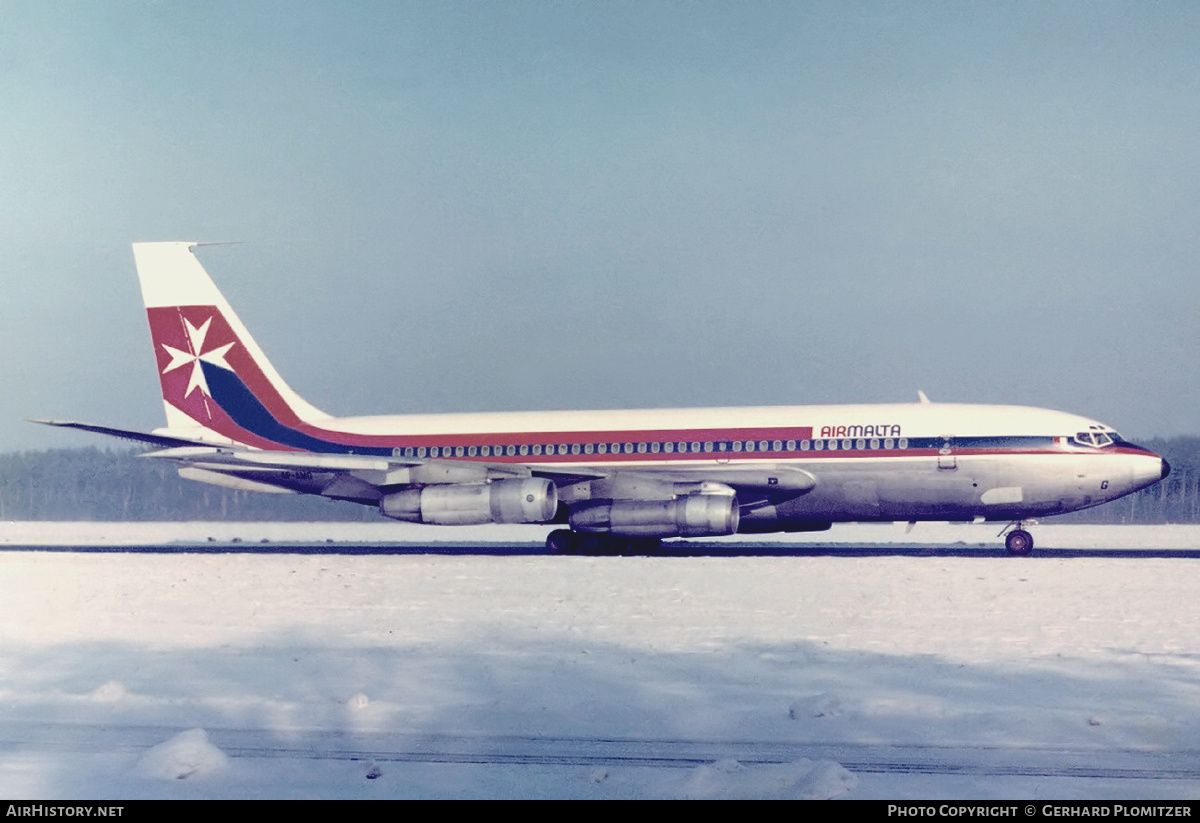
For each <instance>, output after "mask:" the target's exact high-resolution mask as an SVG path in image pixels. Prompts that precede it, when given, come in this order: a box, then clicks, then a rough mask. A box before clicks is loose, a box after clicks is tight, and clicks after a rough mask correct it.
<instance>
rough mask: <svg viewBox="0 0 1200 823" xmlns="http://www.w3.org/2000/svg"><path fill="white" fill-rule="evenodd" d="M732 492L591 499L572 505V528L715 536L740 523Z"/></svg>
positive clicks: (649, 534) (623, 533)
mask: <svg viewBox="0 0 1200 823" xmlns="http://www.w3.org/2000/svg"><path fill="white" fill-rule="evenodd" d="M738 518H739V510H738V502H737V497H736V496H734V495H732V494H688V495H683V496H681V497H676V498H674V499H672V500H592V501H588V502H585V503H578V504H576V505H574V506H572V507H571V516H570V524H571V529H572V530H574V531H577V532H584V533H590V534H615V535H619V536H622V537H677V536H678V537H713V536H717V535H726V534H733V533H734V532H736V531H737V527H738Z"/></svg>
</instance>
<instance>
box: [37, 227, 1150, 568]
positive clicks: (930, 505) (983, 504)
mask: <svg viewBox="0 0 1200 823" xmlns="http://www.w3.org/2000/svg"><path fill="white" fill-rule="evenodd" d="M200 245H204V244H201V243H194V242H154V243H134V244H133V254H134V259H135V263H136V268H137V273H138V278H139V280H140V283H141V290H142V296H143V298H144V302H145V306H146V312H147V316H148V319H149V323H150V334H151V338H152V340H153V344H154V354H155V358H156V361H157V367H158V373H159V379H160V381H161V384H162V397H163V406H164V408H165V410H166V418H167V425H166V427H164V428H159V429H155V430H153V431H151V432H139V431H131V430H127V429H117V428H111V427H106V426H96V425H91V424H86V423H77V422H70V421H56V420H38V421H34V422H39V423H45V424H47V425H54V426H64V427H69V428H75V429H83V430H85V431H91V432H96V433H100V434H106V435H112V436H116V437H122V438H126V439H130V440H134V441H138V442H141V443H144V444H148V445H150V446H153V447H154V449H155V450H153V451H150V452H148V453H147V456H149V457H153V458H158V459H162V460H167V461H170V462H172V463H174V464H176V465H177V467H178V471H179V474H180V475H181V476H182V477H184V478H187V479H190V480H197V481H202V482H206V483H213V484H216V485H219V486H226V487H229V488H233V489H242V490H250V491H259V492H275V493H293V494H296V493H298V494H313V495H320V496H323V497H328V498H331V499H335V500H348V501H353V502H355V503H361V504H364V505H368V506H372V507H377V508H378V509H379V512H380V514H381V515H383V516H384V517H388V518H392V519H395V520H400V521H406V522H411V523H425V524H435V525H465V524H484V523H527V524H531V525H541V526H548V525H549V526H560V527H562V528H555V529H554V530H553V531H551V532H550V533H549V535H548V537H547V538H546V546H547V548H548V549H549V550H551V551H554V552H560V553H588V554H627V553H650V552H653V551H654V550H655V549H656V548H657V547H658V546H659V543H660V541H661V540H662V539H664V538H675V537H685V538H706V537H722V536H727V535H733V534H765V533H770V532H784V533H800V532H815V531H824V530H827V529H829V528H830V527H831V526H832V524H833V523H842V522H895V521H908V522H909V523H915V522H917V521H926V520H938V521H995V522H1003V523H1007V524H1008V525H1007V526H1005V528H1004V529H1003V530H1002V531H1001V532H1000V535H1006V536H1005V546H1006V548H1007V550H1008V551H1009V552H1010V553H1011V554H1013V555H1027V554H1029V553H1030V552H1031V551H1032V549H1033V538H1032V536H1031V535H1030V533H1029V531H1028V530H1027V528H1026V521H1028V520H1031V519H1033V518H1037V517H1042V516H1046V515H1054V514H1062V513H1065V512H1071V511H1076V510H1078V509H1085V508H1089V507H1092V506H1098V505H1100V504H1102V503H1106V502H1108V501H1111V500H1115V499H1117V498H1119V497H1123V496H1125V495H1127V494H1131V493H1133V492H1135V491H1137V490H1139V489H1143V488H1146V487H1147V486H1150V485H1153V484H1154V483H1157V482H1158V481H1160V480H1162V479H1164V478H1166V476H1167V474H1168V473H1169V472H1170V466H1169V465H1168V464H1167V461H1165V460H1164V459H1163V458H1162V457H1160V456H1159V455H1157V454H1155V453H1153V452H1151V451H1149V450H1148V449H1145V448H1142V447H1141V446H1137V445H1135V444H1133V443H1130V442H1128V441H1126V440H1125V439H1124V438H1122V437H1121V436H1120V435H1119V434H1118V433H1117V432H1116V431H1114V430H1113V429H1112V428H1110V427H1109V426H1106V425H1104V424H1102V423H1099V422H1097V421H1095V420H1090V419H1088V418H1086V417H1079V416H1077V415H1073V414H1067V413H1064V412H1058V411H1049V410H1045V409H1036V408H1028V407H1020V406H987V405H966V404H954V403H933V402H930V401H929V400H928V398H927V397H925V395H924V394H923V393H918V402H914V403H897V404H873V405H844V406H837V405H826V406H790V407H747V408H692V409H652V410H643V411H560V412H503V413H500V412H497V413H480V414H420V415H400V416H376V417H333V416H331V415H329V414H326V413H325V412H322V411H320V410H318V409H317V408H315V407H314V406H312V405H311V404H309V403H308V402H306V401H305V400H303V399H302V398H301V397H300V396H299V395H298V394H296V392H295V391H293V390H292V389H291V388H290V387H289V386H288V385H287V383H285V382H284V381H283V379H282V378H281V377H280V376H279V374H278V372H276V371H275V369H274V368H273V367H272V366H271V363H270V362H269V361H268V360H267V358H266V356H265V355H264V354H263V352H262V350H261V349H260V348H259V347H258V345H257V344H256V343H255V342H254V339H253V338H252V337H251V336H250V333H249V332H248V331H247V330H246V328H245V326H243V325H242V322H241V321H240V320H239V319H238V317H237V315H236V314H235V313H234V312H233V309H232V308H231V307H230V306H229V304H228V303H227V302H226V300H225V298H224V297H223V296H222V295H221V293H220V292H219V291H218V289H217V287H216V285H215V284H214V283H213V281H212V279H211V278H210V277H209V275H208V273H207V272H206V271H205V270H204V268H203V267H202V266H201V264H200V261H199V260H198V259H197V258H196V256H195V254H194V249H195V248H196V247H197V246H200ZM998 536H999V535H998Z"/></svg>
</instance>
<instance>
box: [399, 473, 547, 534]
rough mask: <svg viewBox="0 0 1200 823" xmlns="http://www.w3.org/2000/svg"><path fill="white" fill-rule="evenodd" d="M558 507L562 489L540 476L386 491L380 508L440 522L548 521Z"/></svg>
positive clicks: (409, 517) (406, 517)
mask: <svg viewBox="0 0 1200 823" xmlns="http://www.w3.org/2000/svg"><path fill="white" fill-rule="evenodd" d="M557 510H558V489H557V488H556V487H555V485H554V484H553V483H552V482H550V481H549V480H545V479H543V478H540V477H532V478H525V479H521V480H515V479H514V480H493V481H492V482H491V483H453V484H446V485H437V486H425V487H423V488H419V489H405V490H404V491H400V492H393V493H392V494H389V495H386V496H385V497H384V498H383V499H382V500H380V501H379V511H380V513H382V514H383V515H384V516H385V517H390V518H392V519H393V520H406V521H408V522H410V523H429V524H432V525H438V526H475V525H479V524H480V523H544V522H546V521H547V520H551V519H553V518H554V514H555V512H556V511H557Z"/></svg>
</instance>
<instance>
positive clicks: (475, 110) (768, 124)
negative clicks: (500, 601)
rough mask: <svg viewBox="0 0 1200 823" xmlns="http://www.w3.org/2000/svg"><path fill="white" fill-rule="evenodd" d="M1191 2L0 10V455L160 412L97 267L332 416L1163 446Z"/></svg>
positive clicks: (1196, 68)
mask: <svg viewBox="0 0 1200 823" xmlns="http://www.w3.org/2000/svg"><path fill="white" fill-rule="evenodd" d="M1197 44H1200V5H1197V4H1195V3H1192V2H1156V3H1143V2H1137V3H1105V2H1095V3H1082V2H1070V3H1053V2H1039V3H1033V2H1029V3H970V2H947V3H937V2H922V3H853V2H831V3H817V2H814V3H803V2H786V3H766V2H737V3H734V2H726V3H653V2H629V3H601V2H588V3H584V2H576V3H572V2H557V3H551V2H546V3H542V2H535V3H517V2H510V3H505V2H495V3H483V2H464V3H454V2H377V3H301V2H203V3H197V2H192V1H191V0H188V1H187V2H166V1H164V2H149V1H148V2H129V1H128V0H127V1H126V2H61V3H45V2H33V1H30V2H26V0H16V2H13V0H5V2H3V3H0V216H2V217H3V219H2V220H0V251H2V252H3V269H0V271H2V272H3V274H2V275H0V276H2V277H3V286H4V288H3V291H2V292H0V312H2V314H0V323H3V328H4V329H5V332H4V339H5V342H6V344H7V345H6V355H7V356H6V357H5V364H6V365H5V366H4V367H3V370H2V371H0V375H2V377H3V380H4V385H5V390H4V391H3V392H0V420H2V421H3V422H0V450H11V449H19V448H42V447H47V446H53V445H65V444H70V445H75V444H78V443H97V442H101V443H102V442H103V441H102V440H100V441H97V440H95V439H87V438H82V437H79V438H77V437H76V436H73V435H68V434H65V433H63V432H59V431H52V430H42V429H40V428H39V427H35V426H32V425H29V424H27V423H24V422H23V420H24V418H27V417H58V418H70V419H80V420H86V421H89V422H97V423H102V424H110V425H117V426H129V427H142V428H150V427H154V426H158V425H162V423H163V418H162V408H161V402H160V400H159V393H158V387H157V380H156V377H155V374H154V365H153V357H152V354H151V351H150V347H149V335H148V332H147V329H146V323H145V316H144V313H143V311H142V309H141V305H140V299H139V293H138V289H137V283H136V278H135V276H134V271H133V260H132V255H131V253H130V251H129V243H130V242H132V241H136V240H185V239H186V240H190V239H195V240H239V241H244V242H243V244H241V245H236V246H229V247H221V248H213V249H205V250H204V251H203V252H202V259H203V261H204V262H205V264H206V266H207V267H208V268H209V271H210V272H211V273H212V274H213V275H214V279H216V281H217V283H218V285H219V286H221V287H222V289H223V290H224V291H225V293H226V295H227V296H228V297H229V299H230V301H231V302H232V303H233V305H234V307H235V309H237V311H238V313H239V314H240V315H241V317H242V319H243V320H244V321H245V322H246V324H247V325H248V326H249V328H250V329H251V331H252V332H253V333H254V335H255V337H256V338H257V339H258V342H259V343H260V344H261V345H262V346H263V348H264V349H266V351H267V353H268V354H269V355H270V356H271V358H272V360H273V361H274V363H275V365H276V366H277V367H278V368H279V370H280V372H281V373H282V374H283V375H284V377H285V378H286V379H287V380H288V381H289V382H290V383H291V384H292V386H293V387H294V388H296V389H297V390H298V391H299V392H300V393H301V394H303V395H305V396H306V397H307V398H308V399H309V400H310V401H312V402H313V403H314V404H315V405H317V406H319V407H321V408H324V409H325V410H327V411H330V412H332V413H335V414H368V413H387V412H437V411H459V410H470V411H475V410H490V409H497V410H499V409H520V408H532V409H539V408H546V409H555V408H605V407H640V406H676V405H738V404H804V403H839V402H874V401H907V400H911V399H914V398H915V397H916V391H917V389H923V390H924V391H925V392H926V393H927V394H929V395H930V396H931V397H932V398H933V399H935V400H946V401H951V400H953V401H962V402H980V403H1020V404H1028V405H1036V406H1045V407H1050V408H1059V409H1063V410H1066V411H1073V412H1078V413H1081V414H1087V415H1091V416H1094V417H1097V418H1099V419H1102V420H1104V421H1105V422H1108V423H1111V424H1112V425H1114V426H1117V427H1118V428H1119V429H1121V430H1122V431H1123V432H1124V433H1126V434H1127V436H1136V437H1149V436H1153V435H1169V434H1179V433H1193V434H1200V420H1198V419H1197V412H1196V409H1197V408H1198V407H1200V388H1198V387H1197V380H1196V374H1197V365H1196V363H1197V351H1198V349H1200V324H1197V322H1196V319H1195V318H1196V313H1197V308H1198V307H1200V278H1198V277H1197V275H1198V274H1200V265H1198V264H1200V151H1198V150H1197V148H1198V138H1197V135H1200V48H1198V47H1197Z"/></svg>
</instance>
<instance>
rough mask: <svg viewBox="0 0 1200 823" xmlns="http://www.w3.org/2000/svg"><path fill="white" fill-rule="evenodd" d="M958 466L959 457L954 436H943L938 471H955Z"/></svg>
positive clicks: (939, 450) (939, 451)
mask: <svg viewBox="0 0 1200 823" xmlns="http://www.w3.org/2000/svg"><path fill="white" fill-rule="evenodd" d="M957 468H958V457H957V456H956V455H955V453H954V438H953V437H950V436H949V435H947V436H945V437H943V438H942V445H941V447H940V448H939V449H938V471H954V470H955V469H957Z"/></svg>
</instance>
